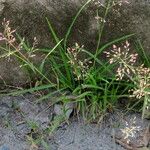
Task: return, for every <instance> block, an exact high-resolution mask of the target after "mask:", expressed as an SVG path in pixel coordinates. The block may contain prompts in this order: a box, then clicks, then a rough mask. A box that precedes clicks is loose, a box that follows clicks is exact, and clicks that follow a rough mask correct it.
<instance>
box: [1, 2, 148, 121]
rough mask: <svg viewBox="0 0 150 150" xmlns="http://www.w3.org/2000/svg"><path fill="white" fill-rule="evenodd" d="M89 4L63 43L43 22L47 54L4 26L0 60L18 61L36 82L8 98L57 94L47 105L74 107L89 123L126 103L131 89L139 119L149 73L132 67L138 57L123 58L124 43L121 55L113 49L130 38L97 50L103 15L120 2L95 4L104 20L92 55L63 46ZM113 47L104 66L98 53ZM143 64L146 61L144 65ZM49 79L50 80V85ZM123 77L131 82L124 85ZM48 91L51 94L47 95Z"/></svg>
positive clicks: (12, 93)
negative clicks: (51, 44)
mask: <svg viewBox="0 0 150 150" xmlns="http://www.w3.org/2000/svg"><path fill="white" fill-rule="evenodd" d="M91 2H92V0H88V1H87V2H86V3H85V4H84V5H83V6H82V7H81V8H80V9H79V11H78V12H77V14H76V15H75V17H74V18H73V20H72V23H71V25H70V26H69V28H68V30H67V33H66V34H65V36H64V39H59V37H58V36H57V33H56V32H55V31H54V28H53V26H52V24H51V22H50V21H49V19H48V18H46V20H47V23H48V27H49V30H50V34H51V35H52V36H53V39H54V41H55V42H56V45H55V46H54V47H53V48H50V49H38V48H36V43H37V41H36V38H35V39H34V41H35V42H34V43H33V45H32V46H31V47H30V46H28V45H27V44H26V42H25V39H24V38H23V39H22V38H21V37H20V36H19V35H17V34H16V31H15V30H12V29H11V28H10V23H9V21H6V20H4V21H3V26H4V32H3V33H2V34H1V35H0V36H1V40H3V41H4V42H5V46H3V47H2V46H1V47H0V48H1V49H3V50H4V51H5V53H4V54H3V55H1V58H3V57H5V58H7V59H9V57H11V56H15V57H16V58H17V59H18V60H19V61H20V64H21V67H22V68H24V69H27V70H28V71H29V72H30V73H31V72H33V73H32V74H34V75H33V76H38V81H37V82H36V83H35V85H34V86H33V87H31V88H30V89H25V90H21V91H20V90H19V91H14V92H11V93H9V94H11V95H17V94H23V93H26V92H31V93H32V92H35V91H40V90H45V89H47V90H48V89H49V91H48V94H46V95H42V97H40V98H39V99H38V102H42V101H43V100H46V99H49V98H50V97H51V96H53V95H54V94H55V93H57V92H58V93H60V94H61V98H60V99H59V100H58V101H52V102H51V103H52V105H53V104H55V103H58V102H61V103H62V104H64V105H65V104H66V103H68V102H74V103H75V107H74V110H75V113H76V114H81V115H82V117H83V118H84V119H85V120H88V121H93V120H97V121H99V120H100V119H101V118H102V116H103V115H105V114H106V112H108V111H112V110H113V107H114V106H115V104H116V103H117V101H118V99H120V98H128V97H129V96H130V95H131V94H130V93H128V91H129V89H130V92H132V93H133V95H134V96H135V97H136V98H138V99H143V98H144V105H143V116H144V113H145V110H146V109H147V103H148V96H149V90H148V88H149V68H145V67H144V65H140V66H137V67H134V63H135V61H136V57H137V54H131V55H129V56H128V52H129V49H128V46H129V43H128V42H126V45H125V46H124V51H123V52H122V51H121V48H118V47H117V46H116V45H117V44H118V43H121V42H123V41H125V40H127V39H129V38H131V37H132V36H133V35H134V34H130V35H125V36H123V37H119V38H117V39H115V40H113V41H110V42H108V43H106V44H104V45H101V38H102V35H103V29H104V26H105V24H106V23H107V15H108V13H109V12H110V10H111V9H112V7H113V6H114V5H120V1H119V2H115V1H113V0H108V1H106V2H105V3H104V4H101V3H96V4H100V7H99V9H103V10H104V12H105V13H104V16H103V17H100V18H98V27H99V36H98V42H97V46H96V50H95V53H94V54H93V53H91V52H90V51H89V50H87V49H85V48H84V46H83V45H79V44H78V43H75V45H73V46H71V47H68V39H69V38H70V33H71V31H72V27H73V26H74V24H75V22H76V20H77V18H78V16H79V15H80V13H81V12H82V11H83V10H84V8H85V7H86V6H87V5H88V4H89V3H91ZM97 15H99V10H97ZM18 39H19V40H20V42H19V43H18V42H17V41H18ZM112 45H113V50H112V51H111V52H107V57H109V58H110V59H109V60H108V61H104V60H101V59H100V56H101V54H102V53H103V52H104V51H106V50H107V49H108V48H110V47H111V46H112ZM39 51H40V52H41V51H42V52H43V53H45V57H44V58H43V60H42V62H41V64H40V65H37V64H35V63H34V62H33V61H32V58H33V57H35V55H36V52H39ZM82 55H86V58H85V59H84V60H82V59H80V58H81V57H82ZM145 61H146V62H148V60H145ZM116 63H119V68H118V69H117V75H115V74H114V70H115V68H116V66H115V65H116ZM47 64H49V68H50V69H48V68H47V67H46V66H47ZM51 76H52V77H53V80H51ZM125 76H126V77H127V78H128V79H129V80H130V82H126V80H123V79H124V77H125ZM52 89H53V90H54V91H55V92H52ZM66 91H69V92H70V93H71V94H72V95H73V96H72V98H71V97H69V98H68V97H67V96H66V95H65V94H64V93H65V92H66Z"/></svg>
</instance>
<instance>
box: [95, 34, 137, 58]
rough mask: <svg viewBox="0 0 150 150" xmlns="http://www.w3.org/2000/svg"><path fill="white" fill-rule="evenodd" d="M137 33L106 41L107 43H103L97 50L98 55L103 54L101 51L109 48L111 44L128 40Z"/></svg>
mask: <svg viewBox="0 0 150 150" xmlns="http://www.w3.org/2000/svg"><path fill="white" fill-rule="evenodd" d="M134 35H135V34H129V35H125V36H123V37H120V38H117V39H115V40H113V41H111V42H109V43H106V44H105V45H103V46H102V47H101V48H100V49H99V50H98V52H97V55H99V54H101V52H103V51H104V50H105V49H106V48H108V47H109V46H112V45H113V44H116V43H118V42H121V41H124V40H127V39H129V38H131V37H132V36H134Z"/></svg>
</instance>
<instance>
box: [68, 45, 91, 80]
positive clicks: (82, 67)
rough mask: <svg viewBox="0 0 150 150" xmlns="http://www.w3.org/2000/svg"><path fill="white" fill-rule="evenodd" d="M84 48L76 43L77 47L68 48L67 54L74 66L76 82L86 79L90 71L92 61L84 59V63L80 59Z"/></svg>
mask: <svg viewBox="0 0 150 150" xmlns="http://www.w3.org/2000/svg"><path fill="white" fill-rule="evenodd" d="M83 47H84V46H81V47H80V46H79V45H78V43H75V47H72V48H70V47H69V48H68V49H67V54H68V58H69V63H70V64H71V66H72V69H73V73H74V75H75V76H76V80H82V79H83V78H85V77H86V75H87V71H88V69H89V64H90V63H91V61H88V60H87V59H84V60H83V61H82V60H80V59H79V54H80V52H81V50H82V48H83Z"/></svg>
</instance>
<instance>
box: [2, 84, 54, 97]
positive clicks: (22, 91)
mask: <svg viewBox="0 0 150 150" xmlns="http://www.w3.org/2000/svg"><path fill="white" fill-rule="evenodd" d="M48 88H54V85H50V84H47V85H42V86H39V87H34V88H30V89H25V90H18V91H14V92H10V93H8V94H1V95H13V96H15V95H20V94H25V93H28V92H29V93H32V92H35V91H39V90H44V89H48Z"/></svg>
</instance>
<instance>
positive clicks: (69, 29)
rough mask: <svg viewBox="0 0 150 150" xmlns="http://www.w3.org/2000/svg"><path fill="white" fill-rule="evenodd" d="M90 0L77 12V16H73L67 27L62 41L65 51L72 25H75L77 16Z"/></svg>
mask: <svg viewBox="0 0 150 150" xmlns="http://www.w3.org/2000/svg"><path fill="white" fill-rule="evenodd" d="M91 1H92V0H88V1H87V2H86V3H85V4H84V5H83V6H82V7H81V8H80V9H79V11H78V12H77V14H76V15H75V17H74V18H73V21H72V22H71V25H70V26H69V28H68V30H67V33H66V35H65V39H64V48H65V49H66V45H67V40H68V37H69V35H70V32H71V30H72V27H73V25H74V24H75V22H76V20H77V18H78V16H79V15H80V13H81V12H82V10H83V9H84V8H85V7H86V5H88V4H89V3H90V2H91Z"/></svg>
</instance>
